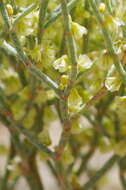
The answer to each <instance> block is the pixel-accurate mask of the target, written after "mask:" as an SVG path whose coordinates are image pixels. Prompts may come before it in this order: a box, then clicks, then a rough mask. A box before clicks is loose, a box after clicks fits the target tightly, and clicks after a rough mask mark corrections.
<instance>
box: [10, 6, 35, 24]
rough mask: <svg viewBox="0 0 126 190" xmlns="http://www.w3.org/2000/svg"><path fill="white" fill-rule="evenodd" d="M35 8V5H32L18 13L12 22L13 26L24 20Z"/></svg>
mask: <svg viewBox="0 0 126 190" xmlns="http://www.w3.org/2000/svg"><path fill="white" fill-rule="evenodd" d="M36 7H37V3H33V4H31V5H30V6H28V7H27V8H25V10H24V11H23V12H22V13H20V14H19V15H18V16H17V17H16V18H15V19H14V21H13V26H14V25H15V24H16V23H17V22H19V21H20V20H21V19H22V18H24V17H25V16H26V15H28V14H29V13H31V12H32V11H33V10H34V9H35V8H36Z"/></svg>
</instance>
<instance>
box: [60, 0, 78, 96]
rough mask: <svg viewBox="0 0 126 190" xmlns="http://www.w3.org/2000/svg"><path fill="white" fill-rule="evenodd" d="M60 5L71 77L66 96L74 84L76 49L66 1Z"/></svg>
mask: <svg viewBox="0 0 126 190" xmlns="http://www.w3.org/2000/svg"><path fill="white" fill-rule="evenodd" d="M61 5H62V13H63V17H64V27H65V35H66V42H67V50H68V54H69V57H70V60H71V76H70V80H69V81H70V82H69V84H68V87H67V89H66V92H65V95H66V96H68V94H69V91H70V89H71V88H72V86H73V83H74V82H75V80H76V77H77V54H76V47H75V42H74V38H73V34H72V31H71V23H70V18H69V11H68V8H67V3H66V0H61Z"/></svg>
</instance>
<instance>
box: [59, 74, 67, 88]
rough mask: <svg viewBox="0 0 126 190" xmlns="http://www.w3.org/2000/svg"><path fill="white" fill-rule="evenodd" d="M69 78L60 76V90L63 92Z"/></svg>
mask: <svg viewBox="0 0 126 190" xmlns="http://www.w3.org/2000/svg"><path fill="white" fill-rule="evenodd" d="M68 80H69V77H68V76H67V75H62V76H61V78H60V89H61V90H63V89H64V88H65V87H66V86H67V84H68Z"/></svg>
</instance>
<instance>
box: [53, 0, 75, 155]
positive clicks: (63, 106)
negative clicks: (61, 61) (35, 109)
mask: <svg viewBox="0 0 126 190" xmlns="http://www.w3.org/2000/svg"><path fill="white" fill-rule="evenodd" d="M61 6H62V13H63V17H64V27H65V35H66V40H67V49H68V53H69V57H70V59H71V65H72V69H71V76H70V82H69V84H68V87H67V88H66V90H65V91H64V92H62V96H61V97H62V99H61V100H60V113H61V117H62V121H63V132H62V135H61V139H60V142H59V146H58V149H57V150H56V156H57V157H61V155H62V153H63V150H64V148H65V146H66V144H67V142H68V140H69V136H70V130H71V122H70V119H69V114H68V95H69V93H70V89H71V88H72V86H73V84H74V82H75V80H76V77H77V55H76V49H75V44H74V38H73V35H72V32H71V23H70V18H69V11H68V8H67V1H66V0H61Z"/></svg>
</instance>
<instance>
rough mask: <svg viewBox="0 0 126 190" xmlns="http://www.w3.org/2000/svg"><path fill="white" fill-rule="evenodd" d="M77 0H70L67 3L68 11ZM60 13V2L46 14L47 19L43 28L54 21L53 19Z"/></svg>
mask: <svg viewBox="0 0 126 190" xmlns="http://www.w3.org/2000/svg"><path fill="white" fill-rule="evenodd" d="M78 1H79V0H71V1H69V2H68V3H67V8H68V10H69V11H71V10H72V9H73V8H74V7H75V5H76V3H77V2H78ZM61 14H62V10H61V4H60V5H58V6H57V7H56V8H55V9H54V10H53V11H52V13H50V14H49V15H48V16H47V21H46V23H45V24H44V28H47V27H48V26H49V25H50V24H52V23H53V22H55V20H56V19H57V18H59V17H60V16H61Z"/></svg>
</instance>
